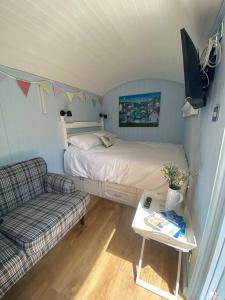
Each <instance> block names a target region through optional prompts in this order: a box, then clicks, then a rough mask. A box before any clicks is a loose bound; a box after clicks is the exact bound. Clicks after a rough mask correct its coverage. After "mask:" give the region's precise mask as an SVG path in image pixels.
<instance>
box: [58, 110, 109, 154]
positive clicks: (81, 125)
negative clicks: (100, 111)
mask: <svg viewBox="0 0 225 300" xmlns="http://www.w3.org/2000/svg"><path fill="white" fill-rule="evenodd" d="M60 123H61V126H62V130H63V138H64V148H65V149H67V148H68V142H67V139H68V132H67V129H79V128H99V130H104V118H103V117H102V118H100V121H99V122H97V121H94V122H89V121H88V122H83V121H82V122H81V121H77V122H76V121H75V122H71V123H69V122H68V123H67V122H66V121H65V119H64V117H62V116H60Z"/></svg>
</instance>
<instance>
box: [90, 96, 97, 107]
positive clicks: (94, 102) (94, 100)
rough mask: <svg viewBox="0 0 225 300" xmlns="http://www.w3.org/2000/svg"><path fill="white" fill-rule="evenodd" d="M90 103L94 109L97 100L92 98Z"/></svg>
mask: <svg viewBox="0 0 225 300" xmlns="http://www.w3.org/2000/svg"><path fill="white" fill-rule="evenodd" d="M91 101H92V104H93V106H94V107H95V106H96V102H97V100H96V99H94V98H92V99H91Z"/></svg>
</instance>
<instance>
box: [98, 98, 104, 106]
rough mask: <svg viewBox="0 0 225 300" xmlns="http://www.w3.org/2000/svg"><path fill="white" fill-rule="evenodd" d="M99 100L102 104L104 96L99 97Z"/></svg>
mask: <svg viewBox="0 0 225 300" xmlns="http://www.w3.org/2000/svg"><path fill="white" fill-rule="evenodd" d="M98 102H99V103H100V104H101V105H102V103H103V97H102V96H99V97H98Z"/></svg>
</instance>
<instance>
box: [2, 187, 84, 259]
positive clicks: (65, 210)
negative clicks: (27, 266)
mask: <svg viewBox="0 0 225 300" xmlns="http://www.w3.org/2000/svg"><path fill="white" fill-rule="evenodd" d="M88 201H89V195H88V194H87V193H84V192H80V191H76V192H75V193H74V194H72V195H71V194H55V193H44V194H42V195H40V196H38V197H37V198H35V199H33V200H31V201H28V202H26V203H25V204H24V205H23V206H21V207H18V208H17V209H15V210H13V211H11V212H10V213H8V214H7V215H5V216H4V217H3V223H2V224H1V226H0V231H1V232H2V233H4V234H5V235H7V237H9V238H10V239H12V240H13V241H15V242H16V243H17V245H18V246H19V247H20V248H22V249H23V250H24V251H25V252H26V253H27V254H28V255H32V254H34V253H37V252H39V251H42V250H43V248H45V247H48V243H50V242H51V240H52V239H54V238H55V237H56V236H57V235H60V234H61V232H62V231H64V230H65V229H66V228H67V227H68V226H69V224H70V223H71V222H73V221H74V220H78V221H79V220H80V218H81V217H82V216H83V215H84V213H85V211H86V205H87V203H88Z"/></svg>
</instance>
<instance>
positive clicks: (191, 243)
mask: <svg viewBox="0 0 225 300" xmlns="http://www.w3.org/2000/svg"><path fill="white" fill-rule="evenodd" d="M148 196H149V195H148V192H147V191H144V193H143V194H142V196H141V199H140V202H139V204H138V208H137V211H136V214H135V216H134V220H133V223H132V227H133V229H134V231H135V232H136V233H138V234H140V235H141V236H142V237H143V240H142V246H141V254H140V259H139V263H138V270H137V278H136V283H137V284H138V285H140V286H142V287H143V288H145V289H147V290H149V291H151V292H153V293H155V294H157V295H159V296H161V297H163V298H165V299H168V300H175V299H177V296H178V291H179V281H180V270H181V258H182V252H189V251H190V250H191V249H193V248H195V247H197V244H196V239H195V236H194V232H193V229H192V226H191V223H190V218H189V216H188V213H187V212H186V211H185V212H184V213H180V215H183V216H184V219H185V221H186V223H187V226H186V234H185V237H182V238H173V237H170V236H168V235H165V234H163V233H161V232H160V231H158V230H155V229H153V228H151V227H150V226H148V225H146V224H145V221H144V219H145V218H146V217H148V215H149V214H150V213H152V212H153V211H159V210H163V209H165V202H164V201H162V200H156V199H152V202H151V205H150V208H149V209H146V208H144V202H145V199H146V197H148ZM146 239H148V240H149V239H152V240H155V241H158V242H160V243H163V244H166V245H168V246H170V247H173V248H175V249H176V250H178V252H179V255H178V266H177V279H176V287H175V295H173V294H170V293H169V292H166V291H164V290H162V289H160V288H158V287H156V286H154V285H152V284H150V283H147V282H145V281H143V280H142V279H141V278H140V274H141V267H142V258H143V253H144V247H145V240H146Z"/></svg>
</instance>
